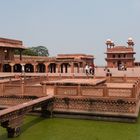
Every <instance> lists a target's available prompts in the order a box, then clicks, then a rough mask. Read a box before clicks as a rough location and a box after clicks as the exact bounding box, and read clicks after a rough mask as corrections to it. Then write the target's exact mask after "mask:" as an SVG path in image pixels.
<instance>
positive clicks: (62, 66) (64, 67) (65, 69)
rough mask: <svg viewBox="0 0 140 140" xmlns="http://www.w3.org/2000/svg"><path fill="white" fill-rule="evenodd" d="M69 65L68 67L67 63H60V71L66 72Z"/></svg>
mask: <svg viewBox="0 0 140 140" xmlns="http://www.w3.org/2000/svg"><path fill="white" fill-rule="evenodd" d="M69 67H70V64H69V63H62V64H61V73H68V68H69Z"/></svg>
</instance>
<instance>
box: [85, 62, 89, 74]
mask: <svg viewBox="0 0 140 140" xmlns="http://www.w3.org/2000/svg"><path fill="white" fill-rule="evenodd" d="M85 72H86V75H88V74H89V65H88V64H86V66H85Z"/></svg>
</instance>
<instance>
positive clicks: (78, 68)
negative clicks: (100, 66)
mask: <svg viewBox="0 0 140 140" xmlns="http://www.w3.org/2000/svg"><path fill="white" fill-rule="evenodd" d="M79 72H80V64H79V63H78V67H77V73H79Z"/></svg>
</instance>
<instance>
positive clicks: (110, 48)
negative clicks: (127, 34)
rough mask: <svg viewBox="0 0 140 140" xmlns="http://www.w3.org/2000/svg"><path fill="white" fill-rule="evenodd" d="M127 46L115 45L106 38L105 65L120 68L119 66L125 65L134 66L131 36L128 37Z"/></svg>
mask: <svg viewBox="0 0 140 140" xmlns="http://www.w3.org/2000/svg"><path fill="white" fill-rule="evenodd" d="M127 44H128V46H115V44H114V43H113V42H112V41H111V40H110V39H108V40H107V41H106V45H107V51H106V53H105V54H106V55H107V57H106V58H105V60H106V61H107V67H110V68H118V69H119V68H120V67H121V66H125V67H134V66H135V63H134V60H135V58H134V54H135V52H134V47H133V46H134V42H133V40H132V38H129V39H128V42H127Z"/></svg>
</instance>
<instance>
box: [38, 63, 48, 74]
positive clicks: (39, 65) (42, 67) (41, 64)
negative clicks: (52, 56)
mask: <svg viewBox="0 0 140 140" xmlns="http://www.w3.org/2000/svg"><path fill="white" fill-rule="evenodd" d="M37 71H38V72H42V73H43V72H45V71H46V67H45V64H43V63H39V64H38V65H37Z"/></svg>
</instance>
